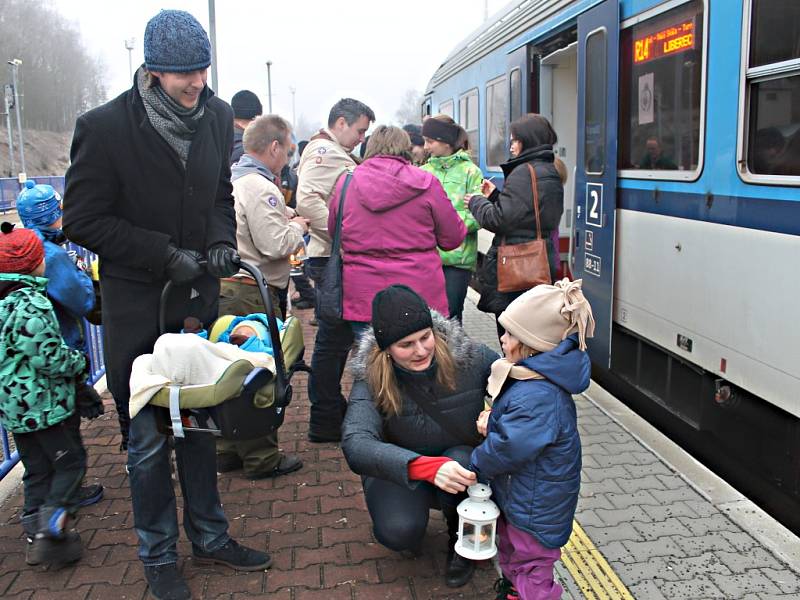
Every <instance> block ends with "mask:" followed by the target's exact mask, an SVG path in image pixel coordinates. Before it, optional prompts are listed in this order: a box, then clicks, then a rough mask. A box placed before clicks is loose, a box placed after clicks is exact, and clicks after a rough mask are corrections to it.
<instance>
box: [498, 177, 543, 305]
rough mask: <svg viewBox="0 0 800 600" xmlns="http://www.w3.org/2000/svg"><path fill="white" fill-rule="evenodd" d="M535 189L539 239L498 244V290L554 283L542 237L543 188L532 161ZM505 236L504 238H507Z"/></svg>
mask: <svg viewBox="0 0 800 600" xmlns="http://www.w3.org/2000/svg"><path fill="white" fill-rule="evenodd" d="M527 166H528V170H529V171H530V172H531V190H532V191H533V213H534V215H535V216H536V239H535V240H532V241H530V242H525V243H522V244H505V243H501V244H500V246H498V247H497V291H498V292H521V291H524V290H529V289H531V288H532V287H535V286H537V285H539V284H541V283H547V284H551V283H553V282H552V280H551V279H550V262H549V261H548V260H547V244H546V242H545V240H544V239H543V238H542V226H541V221H540V219H539V190H538V189H537V187H538V186H537V185H536V171H535V170H534V168H533V167H532V166H531V165H530V163H528V165H527ZM504 241H505V239H503V242H504Z"/></svg>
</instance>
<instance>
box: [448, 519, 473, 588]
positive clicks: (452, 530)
mask: <svg viewBox="0 0 800 600" xmlns="http://www.w3.org/2000/svg"><path fill="white" fill-rule="evenodd" d="M442 513H444V518H445V520H446V521H447V534H448V536H449V541H448V544H447V564H446V566H445V569H444V583H445V585H446V586H447V587H451V588H457V587H461V586H464V585H466V584H467V583H468V582H469V580H470V579H472V575H473V573H475V562H474V561H471V560H469V559H468V558H464V557H463V556H461V555H460V554H458V553H457V552H456V551H455V546H456V542H457V541H458V512H457V511H456V507H455V506H446V507H444V508H442Z"/></svg>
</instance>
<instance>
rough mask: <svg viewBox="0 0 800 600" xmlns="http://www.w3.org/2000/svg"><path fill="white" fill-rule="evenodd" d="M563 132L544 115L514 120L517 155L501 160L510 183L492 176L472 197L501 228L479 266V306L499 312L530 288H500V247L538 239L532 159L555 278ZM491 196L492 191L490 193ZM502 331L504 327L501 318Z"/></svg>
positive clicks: (483, 220)
mask: <svg viewBox="0 0 800 600" xmlns="http://www.w3.org/2000/svg"><path fill="white" fill-rule="evenodd" d="M557 141H558V136H557V135H556V132H555V131H554V130H553V127H552V125H550V122H549V121H548V120H547V119H546V118H544V117H543V116H541V115H538V114H533V113H530V114H527V115H523V116H521V117H520V118H518V119H517V120H515V121H514V122H512V123H511V148H510V152H511V156H512V158H511V159H510V160H509V161H508V162H506V163H505V164H503V165H501V168H502V169H503V175H504V176H505V184H504V186H503V190H502V191H499V190H497V189H496V188H495V186H494V184H492V183H491V182H490V181H484V184H483V189H482V191H483V193H484V195H474V196H472V197H471V198H470V199H469V209H470V211H471V212H472V214H473V216H474V217H475V219H476V220H477V221H478V223H479V224H480V226H481V227H483V228H484V229H488V230H489V231H491V232H493V233H494V234H495V236H494V240H493V241H492V246H491V248H489V252H488V253H487V254H486V257H485V258H484V260H483V265H482V266H481V268H480V269H479V270H478V282H479V284H480V292H481V299H480V301H479V302H478V308H479V309H480V310H482V311H483V312H488V313H493V314H494V315H495V318H497V316H499V315H500V313H501V312H503V311H504V310H505V309H506V307H507V306H508V305H509V304H511V301H512V300H514V298H516V297H517V296H519V295H521V294H522V292H523V291H524V290H521V291H518V292H499V291H498V290H497V249H498V247H499V246H500V245H501V244H508V245H513V244H522V243H525V242H530V241H531V240H534V239H536V215H535V213H534V208H533V207H534V199H533V188H532V187H531V173H530V170H529V169H528V168H527V167H526V166H525V165H527V164H530V165H531V166H532V167H533V169H534V170H535V172H536V190H537V192H538V196H539V211H540V214H539V218H540V224H541V232H542V237H543V238H544V239H545V240H546V245H547V256H548V261H549V263H550V279H551V281H552V280H553V279H555V276H556V266H557V264H558V260H557V258H558V257H557V252H558V249H557V248H556V247H555V246H554V245H553V242H552V239H551V235H550V234H551V233H552V232H553V230H557V229H558V223H559V221H560V220H561V213H562V212H563V210H564V187H563V185H562V183H561V177H560V176H559V174H558V171H557V170H556V167H555V165H554V163H553V161H554V158H555V155H554V154H553V144H555V143H556V142H557ZM487 196H488V197H487ZM497 331H498V335H502V334H503V328H502V326H501V325H500V324H499V323H498V324H497Z"/></svg>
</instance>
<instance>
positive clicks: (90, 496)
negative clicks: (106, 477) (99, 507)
mask: <svg viewBox="0 0 800 600" xmlns="http://www.w3.org/2000/svg"><path fill="white" fill-rule="evenodd" d="M104 493H105V490H104V489H103V486H102V485H100V484H99V483H95V484H93V485H83V486H81V489H79V490H78V506H91V505H92V504H97V503H98V502H100V500H102V499H103V494H104Z"/></svg>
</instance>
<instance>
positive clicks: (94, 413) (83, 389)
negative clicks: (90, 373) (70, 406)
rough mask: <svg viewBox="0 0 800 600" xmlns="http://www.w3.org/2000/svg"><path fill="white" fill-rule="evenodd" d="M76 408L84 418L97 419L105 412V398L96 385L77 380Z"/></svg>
mask: <svg viewBox="0 0 800 600" xmlns="http://www.w3.org/2000/svg"><path fill="white" fill-rule="evenodd" d="M75 408H77V409H78V414H79V415H80V416H81V417H83V418H84V419H96V418H97V417H99V416H100V415H102V414H103V400H102V399H101V398H100V394H98V393H97V390H95V389H94V386H92V385H89V384H88V383H86V382H84V381H75Z"/></svg>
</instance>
